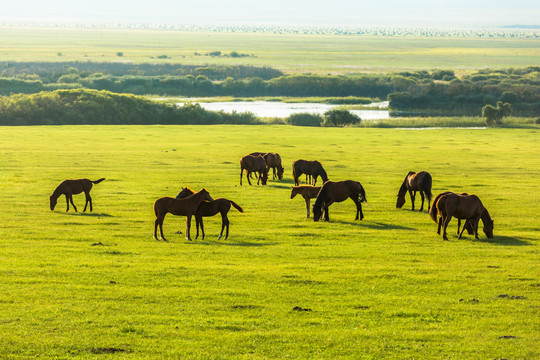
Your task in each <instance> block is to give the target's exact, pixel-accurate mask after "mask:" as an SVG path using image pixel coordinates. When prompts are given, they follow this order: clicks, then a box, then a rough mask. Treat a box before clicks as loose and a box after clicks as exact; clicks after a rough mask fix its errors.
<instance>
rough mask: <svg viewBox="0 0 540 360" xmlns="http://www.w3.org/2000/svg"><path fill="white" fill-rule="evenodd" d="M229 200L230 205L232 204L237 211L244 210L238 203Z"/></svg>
mask: <svg viewBox="0 0 540 360" xmlns="http://www.w3.org/2000/svg"><path fill="white" fill-rule="evenodd" d="M229 202H230V203H231V205H232V206H234V208H235V209H236V210H238V211H240V212H241V213H243V212H244V209H242V207H241V206H240V205H238V204H237V203H235V202H234V201H232V200H229Z"/></svg>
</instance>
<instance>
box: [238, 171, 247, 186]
mask: <svg viewBox="0 0 540 360" xmlns="http://www.w3.org/2000/svg"><path fill="white" fill-rule="evenodd" d="M243 174H244V168H243V167H241V166H240V186H242V175H243ZM246 177H247V178H248V181H249V174H248V175H246Z"/></svg>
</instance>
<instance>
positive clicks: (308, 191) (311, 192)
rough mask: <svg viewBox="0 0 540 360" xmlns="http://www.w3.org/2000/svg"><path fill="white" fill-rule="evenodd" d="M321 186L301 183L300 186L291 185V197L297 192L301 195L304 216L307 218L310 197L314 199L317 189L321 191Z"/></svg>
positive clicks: (317, 192)
mask: <svg viewBox="0 0 540 360" xmlns="http://www.w3.org/2000/svg"><path fill="white" fill-rule="evenodd" d="M321 187H322V186H311V185H302V186H293V187H292V190H291V199H294V197H295V196H296V195H298V194H300V195H302V197H303V198H304V200H305V202H306V211H307V215H306V218H309V202H310V199H315V198H316V197H317V194H319V191H321Z"/></svg>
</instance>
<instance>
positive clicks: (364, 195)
mask: <svg viewBox="0 0 540 360" xmlns="http://www.w3.org/2000/svg"><path fill="white" fill-rule="evenodd" d="M356 183H357V184H358V186H359V192H360V195H362V200H361V201H360V202H367V198H366V190H364V187H363V186H362V184H360V182H358V181H356Z"/></svg>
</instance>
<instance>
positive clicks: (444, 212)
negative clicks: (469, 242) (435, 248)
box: [429, 193, 493, 240]
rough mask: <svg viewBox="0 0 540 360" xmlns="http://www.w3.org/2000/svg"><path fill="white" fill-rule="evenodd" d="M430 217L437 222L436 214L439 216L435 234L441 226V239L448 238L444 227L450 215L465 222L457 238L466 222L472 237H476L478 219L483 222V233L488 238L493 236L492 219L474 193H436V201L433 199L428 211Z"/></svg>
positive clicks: (450, 217) (459, 237) (439, 231)
mask: <svg viewBox="0 0 540 360" xmlns="http://www.w3.org/2000/svg"><path fill="white" fill-rule="evenodd" d="M429 215H430V217H431V219H432V220H433V221H434V222H435V223H437V215H440V216H441V218H440V219H439V221H438V227H437V234H440V233H441V226H442V227H443V239H444V240H448V237H447V236H446V228H447V227H448V223H450V220H451V219H452V216H453V217H455V218H457V219H465V220H466V224H465V226H463V229H462V230H461V232H460V233H459V236H458V239H461V235H462V234H463V231H464V230H465V227H466V225H467V223H469V224H470V225H472V228H473V231H474V237H475V238H476V239H478V223H479V221H480V219H482V222H483V223H484V227H483V230H484V233H485V234H486V236H487V237H488V239H491V238H493V220H492V219H491V216H490V215H489V212H488V211H487V209H486V208H485V207H484V205H483V204H482V201H480V199H479V198H478V196H476V195H466V194H455V193H446V194H445V193H443V194H439V195H437V198H436V201H433V204H432V205H431V209H430V211H429Z"/></svg>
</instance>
